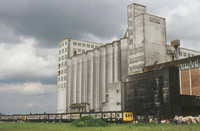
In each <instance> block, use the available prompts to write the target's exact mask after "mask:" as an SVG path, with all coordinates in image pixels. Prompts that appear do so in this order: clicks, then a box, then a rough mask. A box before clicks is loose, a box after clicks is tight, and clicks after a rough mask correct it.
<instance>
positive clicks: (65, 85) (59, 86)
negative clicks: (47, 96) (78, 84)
mask: <svg viewBox="0 0 200 131" xmlns="http://www.w3.org/2000/svg"><path fill="white" fill-rule="evenodd" d="M66 87H67V84H66V83H64V84H58V88H66Z"/></svg>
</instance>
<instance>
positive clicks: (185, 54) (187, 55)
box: [179, 52, 194, 57]
mask: <svg viewBox="0 0 200 131" xmlns="http://www.w3.org/2000/svg"><path fill="white" fill-rule="evenodd" d="M179 55H180V56H185V57H193V56H194V54H190V53H185V52H179Z"/></svg>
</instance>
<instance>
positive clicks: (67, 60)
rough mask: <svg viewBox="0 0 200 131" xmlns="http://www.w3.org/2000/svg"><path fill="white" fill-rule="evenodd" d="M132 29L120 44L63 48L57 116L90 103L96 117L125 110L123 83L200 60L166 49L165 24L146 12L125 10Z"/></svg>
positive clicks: (72, 43) (134, 7) (69, 43)
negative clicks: (147, 70) (157, 68)
mask: <svg viewBox="0 0 200 131" xmlns="http://www.w3.org/2000/svg"><path fill="white" fill-rule="evenodd" d="M127 15H128V18H127V19H128V29H127V32H126V34H125V36H124V38H121V39H120V40H117V41H113V42H112V43H108V44H105V45H102V44H99V43H93V42H87V41H79V40H75V39H65V40H63V41H61V42H60V43H59V62H58V92H57V112H58V113H62V112H73V111H72V110H71V105H73V108H74V105H76V103H77V104H78V103H88V104H89V106H90V110H92V111H119V110H123V98H124V96H123V94H124V93H123V82H125V78H126V76H127V75H133V74H137V73H142V72H143V67H146V66H150V65H154V64H158V63H164V62H168V61H171V60H172V56H173V55H174V54H176V57H175V60H176V59H182V58H185V57H192V56H194V55H200V52H199V51H193V50H189V49H184V48H181V47H178V49H179V50H178V51H179V52H178V53H177V52H176V51H175V48H174V47H173V46H170V45H167V44H166V23H165V19H164V18H161V17H158V16H154V15H150V14H147V13H146V7H145V6H143V5H138V4H131V5H129V6H128V7H127Z"/></svg>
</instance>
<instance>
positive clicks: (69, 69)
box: [66, 58, 73, 109]
mask: <svg viewBox="0 0 200 131" xmlns="http://www.w3.org/2000/svg"><path fill="white" fill-rule="evenodd" d="M67 74H68V77H67V92H66V93H67V109H68V108H69V107H70V105H71V104H72V102H73V101H72V60H71V59H70V58H68V59H67Z"/></svg>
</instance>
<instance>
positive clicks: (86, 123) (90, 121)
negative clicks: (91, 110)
mask: <svg viewBox="0 0 200 131" xmlns="http://www.w3.org/2000/svg"><path fill="white" fill-rule="evenodd" d="M72 125H75V126H76V127H107V126H109V123H107V122H104V121H103V120H101V119H96V118H94V117H92V116H84V117H81V119H78V120H76V121H74V122H72Z"/></svg>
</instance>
